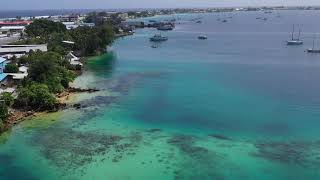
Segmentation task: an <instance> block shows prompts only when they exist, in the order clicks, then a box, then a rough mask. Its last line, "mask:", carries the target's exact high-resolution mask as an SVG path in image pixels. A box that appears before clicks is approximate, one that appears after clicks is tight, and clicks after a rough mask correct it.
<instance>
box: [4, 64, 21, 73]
mask: <svg viewBox="0 0 320 180" xmlns="http://www.w3.org/2000/svg"><path fill="white" fill-rule="evenodd" d="M18 71H19V67H18V66H17V65H16V64H7V65H6V67H5V68H4V72H5V73H17V72H18Z"/></svg>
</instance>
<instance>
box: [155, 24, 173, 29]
mask: <svg viewBox="0 0 320 180" xmlns="http://www.w3.org/2000/svg"><path fill="white" fill-rule="evenodd" d="M157 29H158V30H160V31H171V30H173V26H172V25H169V24H167V25H163V26H160V27H158V28H157Z"/></svg>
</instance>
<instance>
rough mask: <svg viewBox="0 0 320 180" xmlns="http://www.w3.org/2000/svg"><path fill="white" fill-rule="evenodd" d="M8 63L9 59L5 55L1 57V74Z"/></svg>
mask: <svg viewBox="0 0 320 180" xmlns="http://www.w3.org/2000/svg"><path fill="white" fill-rule="evenodd" d="M6 65H7V60H6V59H5V58H3V57H0V74H1V73H3V71H4V68H5V67H6Z"/></svg>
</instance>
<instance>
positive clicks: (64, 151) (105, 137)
mask: <svg viewBox="0 0 320 180" xmlns="http://www.w3.org/2000/svg"><path fill="white" fill-rule="evenodd" d="M34 137H37V138H35V139H33V143H34V144H36V145H38V146H40V147H41V152H42V153H43V155H44V156H45V157H46V158H47V159H48V160H49V161H51V162H52V163H53V164H54V165H56V166H57V167H59V168H64V169H65V170H66V171H72V170H75V169H78V168H81V167H82V166H84V165H86V164H88V163H91V162H93V161H97V159H96V156H97V155H103V156H104V159H103V161H104V160H110V161H111V162H115V163H116V162H119V161H120V160H121V159H122V158H123V156H125V155H127V156H128V155H129V156H130V155H131V156H132V155H134V154H135V153H134V151H135V149H136V148H137V147H138V144H139V143H140V141H141V139H142V136H139V134H137V133H133V134H130V135H129V136H128V137H122V136H118V135H112V134H102V133H98V132H79V131H75V130H71V129H62V128H55V129H50V130H47V131H46V132H43V133H41V134H38V135H36V136H34Z"/></svg>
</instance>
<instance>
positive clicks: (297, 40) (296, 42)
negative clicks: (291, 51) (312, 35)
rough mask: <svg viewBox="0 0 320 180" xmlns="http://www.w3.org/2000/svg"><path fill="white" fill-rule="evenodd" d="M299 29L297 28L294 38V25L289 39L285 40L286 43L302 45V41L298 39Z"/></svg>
mask: <svg viewBox="0 0 320 180" xmlns="http://www.w3.org/2000/svg"><path fill="white" fill-rule="evenodd" d="M300 35H301V30H299V34H298V38H296V39H295V38H294V25H293V29H292V33H291V40H288V41H287V45H289V46H290V45H302V44H303V41H302V40H300Z"/></svg>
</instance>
